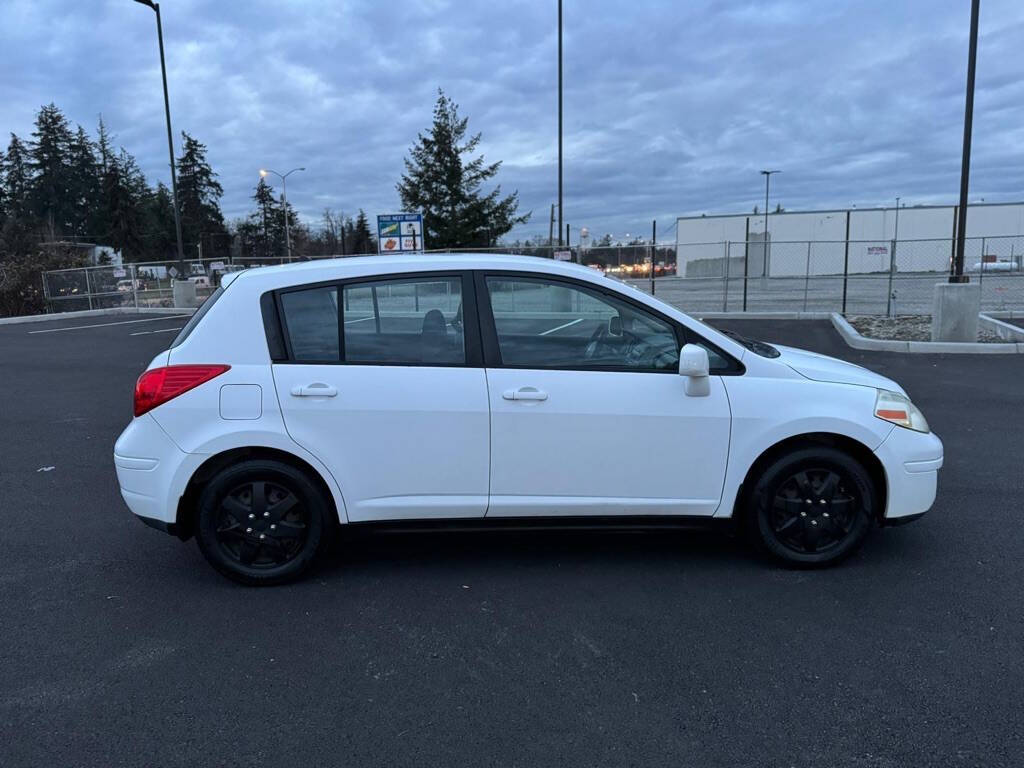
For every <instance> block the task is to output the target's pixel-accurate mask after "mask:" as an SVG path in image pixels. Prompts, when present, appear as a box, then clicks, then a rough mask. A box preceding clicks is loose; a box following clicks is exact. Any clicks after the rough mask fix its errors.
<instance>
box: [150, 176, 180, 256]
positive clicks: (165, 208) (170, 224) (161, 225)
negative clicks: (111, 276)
mask: <svg viewBox="0 0 1024 768" xmlns="http://www.w3.org/2000/svg"><path fill="white" fill-rule="evenodd" d="M145 210H146V215H145V219H144V221H145V231H146V232H147V233H148V234H147V235H146V236H145V238H144V243H145V248H144V250H145V251H146V253H148V254H149V256H148V257H147V258H152V259H170V258H174V257H175V256H176V253H177V248H178V240H177V234H176V233H175V231H174V197H173V196H172V195H171V190H169V189H168V188H167V186H166V185H165V184H164V183H163V182H162V181H160V182H157V185H156V191H155V192H153V193H151V194H150V195H148V196H147V199H146V205H145Z"/></svg>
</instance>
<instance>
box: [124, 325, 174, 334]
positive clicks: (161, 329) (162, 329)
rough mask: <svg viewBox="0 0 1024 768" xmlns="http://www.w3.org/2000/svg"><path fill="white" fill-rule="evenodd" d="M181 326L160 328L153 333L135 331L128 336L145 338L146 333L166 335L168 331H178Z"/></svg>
mask: <svg viewBox="0 0 1024 768" xmlns="http://www.w3.org/2000/svg"><path fill="white" fill-rule="evenodd" d="M181 328H182V326H179V327H177V328H160V329H158V330H155V331H136V332H135V333H129V334H128V335H129V336H145V335H146V334H147V333H167V332H168V331H180V330H181Z"/></svg>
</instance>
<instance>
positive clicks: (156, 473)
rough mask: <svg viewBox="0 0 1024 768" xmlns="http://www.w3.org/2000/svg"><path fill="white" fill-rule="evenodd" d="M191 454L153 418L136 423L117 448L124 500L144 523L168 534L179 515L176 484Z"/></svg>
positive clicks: (118, 481) (119, 475)
mask: <svg viewBox="0 0 1024 768" xmlns="http://www.w3.org/2000/svg"><path fill="white" fill-rule="evenodd" d="M188 458H189V454H187V453H185V452H184V451H182V450H181V449H180V448H178V446H177V445H175V444H174V442H173V441H172V440H171V438H169V437H168V436H167V433H166V432H164V431H163V430H162V429H161V428H160V425H159V424H157V423H156V420H155V419H154V418H153V417H152V416H151V415H150V414H148V413H147V414H144V415H143V416H141V417H139V418H137V419H133V420H132V423H131V424H129V425H128V427H127V428H126V429H125V430H124V432H122V433H121V436H120V437H119V438H118V439H117V442H116V443H115V444H114V468H115V469H116V471H117V483H118V485H119V486H120V489H121V498H123V499H124V501H125V504H127V505H128V508H129V509H130V510H131V511H132V512H133V513H134V514H135V515H137V516H138V517H139V518H141V519H142V521H143V522H144V523H146V524H147V525H150V526H152V527H154V528H159V529H160V530H168V532H169V533H170V532H173V531H170V530H169V528H167V527H165V526H168V527H169V526H172V525H173V524H174V523H175V517H176V515H177V495H180V493H179V494H177V495H175V488H174V486H175V481H176V477H177V476H178V474H179V471H180V470H181V468H182V465H183V464H184V463H185V462H186V461H187V460H188Z"/></svg>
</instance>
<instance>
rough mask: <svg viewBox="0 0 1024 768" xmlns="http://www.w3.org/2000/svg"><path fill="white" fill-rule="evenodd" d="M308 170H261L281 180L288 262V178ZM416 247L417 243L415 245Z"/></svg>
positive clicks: (262, 174) (288, 258) (289, 243)
mask: <svg viewBox="0 0 1024 768" xmlns="http://www.w3.org/2000/svg"><path fill="white" fill-rule="evenodd" d="M304 170H306V168H305V166H303V167H301V168H292V169H291V170H290V171H288V173H284V174H281V173H278V172H277V171H275V170H273V169H271V168H260V176H261V177H262V176H266V175H267V174H268V173H272V174H274V175H275V176H277V178H279V179H280V180H281V185H282V186H281V207H282V209H283V211H284V242H285V257H286V259H287V260H288V261H291V260H292V235H291V229H290V226H289V224H288V177H289V176H291V175H292V174H293V173H295V172H296V171H304ZM413 247H415V243H413Z"/></svg>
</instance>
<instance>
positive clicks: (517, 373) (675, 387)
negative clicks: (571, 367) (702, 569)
mask: <svg viewBox="0 0 1024 768" xmlns="http://www.w3.org/2000/svg"><path fill="white" fill-rule="evenodd" d="M710 378H711V393H710V395H708V396H707V397H687V396H686V395H685V394H684V393H683V385H684V380H683V377H681V376H678V375H675V374H650V373H648V374H635V373H623V372H605V371H559V370H523V369H514V368H494V369H488V371H487V382H488V384H489V386H490V399H491V501H490V508H489V510H488V512H487V515H488V516H489V517H501V516H519V515H524V516H525V515H622V514H627V515H628V514H635V515H712V514H714V512H715V510H716V509H717V508H718V502H719V500H720V499H721V496H722V481H723V479H724V477H725V467H726V462H727V460H728V456H729V400H728V397H727V396H726V393H725V387H724V385H723V384H722V377H720V376H712V377H710ZM525 387H533V388H535V389H538V390H540V391H542V392H543V393H545V394H546V395H547V399H546V400H543V401H535V400H507V399H505V396H504V395H505V392H506V391H507V390H518V389H520V388H525Z"/></svg>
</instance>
